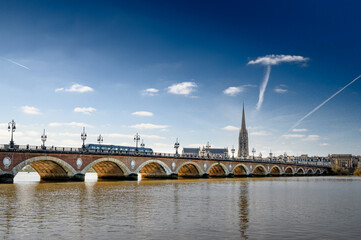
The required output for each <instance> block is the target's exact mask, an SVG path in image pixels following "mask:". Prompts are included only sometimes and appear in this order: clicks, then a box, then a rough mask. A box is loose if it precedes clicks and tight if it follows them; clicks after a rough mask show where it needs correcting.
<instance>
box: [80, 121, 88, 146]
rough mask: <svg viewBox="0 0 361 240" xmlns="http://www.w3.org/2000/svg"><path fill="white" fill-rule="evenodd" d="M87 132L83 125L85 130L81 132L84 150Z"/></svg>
mask: <svg viewBox="0 0 361 240" xmlns="http://www.w3.org/2000/svg"><path fill="white" fill-rule="evenodd" d="M86 137H87V134H86V133H85V127H83V132H82V133H81V134H80V138H81V140H83V146H82V148H83V150H84V149H85V140H86Z"/></svg>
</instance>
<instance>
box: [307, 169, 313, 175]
mask: <svg viewBox="0 0 361 240" xmlns="http://www.w3.org/2000/svg"><path fill="white" fill-rule="evenodd" d="M306 174H307V175H308V176H311V175H314V172H313V170H312V168H310V169H308V170H307V172H306Z"/></svg>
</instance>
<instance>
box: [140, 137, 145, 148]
mask: <svg viewBox="0 0 361 240" xmlns="http://www.w3.org/2000/svg"><path fill="white" fill-rule="evenodd" d="M140 147H141V148H145V144H144V142H143V139H142V143H141V144H140Z"/></svg>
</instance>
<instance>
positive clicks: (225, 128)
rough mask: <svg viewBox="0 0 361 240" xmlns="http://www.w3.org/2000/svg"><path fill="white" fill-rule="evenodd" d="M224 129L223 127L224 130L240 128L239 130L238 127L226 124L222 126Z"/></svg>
mask: <svg viewBox="0 0 361 240" xmlns="http://www.w3.org/2000/svg"><path fill="white" fill-rule="evenodd" d="M222 129H223V130H226V131H238V130H239V128H238V127H235V126H231V125H228V126H225V127H224V128H222Z"/></svg>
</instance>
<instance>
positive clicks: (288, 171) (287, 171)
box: [285, 166, 295, 176]
mask: <svg viewBox="0 0 361 240" xmlns="http://www.w3.org/2000/svg"><path fill="white" fill-rule="evenodd" d="M294 174H295V171H294V170H293V168H292V167H290V166H288V167H286V169H285V175H286V176H292V175H294Z"/></svg>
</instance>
